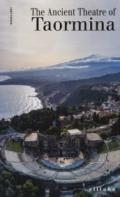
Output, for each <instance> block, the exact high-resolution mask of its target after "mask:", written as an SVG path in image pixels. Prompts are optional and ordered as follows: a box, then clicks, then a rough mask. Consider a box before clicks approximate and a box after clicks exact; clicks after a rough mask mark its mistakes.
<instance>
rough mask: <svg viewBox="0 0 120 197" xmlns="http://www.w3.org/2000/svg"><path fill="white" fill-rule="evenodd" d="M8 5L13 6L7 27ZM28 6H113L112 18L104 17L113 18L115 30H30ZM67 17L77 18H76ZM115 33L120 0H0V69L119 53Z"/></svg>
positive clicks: (119, 27)
mask: <svg viewBox="0 0 120 197" xmlns="http://www.w3.org/2000/svg"><path fill="white" fill-rule="evenodd" d="M10 6H12V7H13V25H11V26H10V25H9V18H10V17H9V7H10ZM31 7H37V8H39V9H45V10H48V8H51V9H61V8H64V9H74V8H80V7H85V8H88V9H96V8H99V9H112V8H117V13H116V17H109V18H106V20H114V21H115V25H116V31H115V32H34V24H33V23H32V22H31V11H30V8H31ZM66 19H67V18H66ZM69 19H77V20H78V19H79V20H81V18H80V17H79V18H70V17H69ZM83 19H84V20H86V19H89V17H87V18H85V17H84V18H82V20H83ZM99 19H101V18H99ZM51 20H52V19H51ZM61 20H62V18H61ZM119 36H120V0H101V1H98V0H0V71H2V70H14V69H23V68H24V69H26V68H35V67H43V66H46V65H53V64H56V63H62V62H64V61H68V60H72V59H77V58H81V57H85V56H88V55H91V54H101V55H105V56H120V38H119Z"/></svg>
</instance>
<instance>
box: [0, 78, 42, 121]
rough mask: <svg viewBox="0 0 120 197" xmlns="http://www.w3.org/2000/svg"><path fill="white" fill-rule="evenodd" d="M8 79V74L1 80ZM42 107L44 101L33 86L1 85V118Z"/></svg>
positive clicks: (0, 79)
mask: <svg viewBox="0 0 120 197" xmlns="http://www.w3.org/2000/svg"><path fill="white" fill-rule="evenodd" d="M7 79H8V77H7V76H5V77H3V76H2V77H1V76H0V81H3V80H7ZM42 107H43V106H42V102H41V100H39V99H38V98H37V93H36V92H35V89H34V88H33V87H30V86H24V85H0V119H2V118H5V119H8V118H11V117H13V116H15V115H20V114H22V113H27V112H30V111H31V110H35V109H41V108H42Z"/></svg>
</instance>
